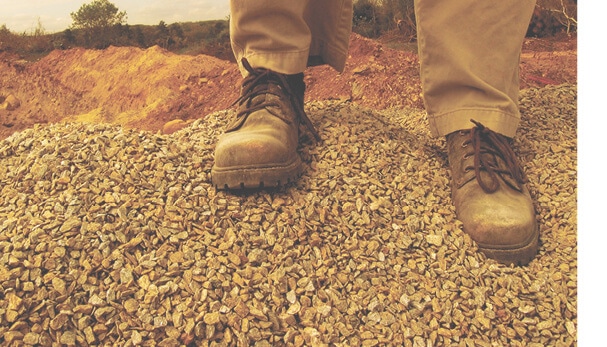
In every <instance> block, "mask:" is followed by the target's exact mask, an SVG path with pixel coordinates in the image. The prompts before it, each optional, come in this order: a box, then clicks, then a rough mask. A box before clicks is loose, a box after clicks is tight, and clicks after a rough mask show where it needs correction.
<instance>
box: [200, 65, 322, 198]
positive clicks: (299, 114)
mask: <svg viewBox="0 0 607 347" xmlns="http://www.w3.org/2000/svg"><path fill="white" fill-rule="evenodd" d="M242 62H243V66H244V67H245V69H246V70H247V71H248V72H249V75H248V76H247V77H246V78H245V79H244V80H243V82H242V87H241V96H240V98H239V99H238V100H237V101H236V102H235V104H237V105H238V107H237V110H236V117H235V119H234V120H233V121H232V122H231V123H230V124H229V125H228V127H227V129H226V132H225V134H223V135H222V136H221V137H220V138H219V140H218V142H217V145H216V147H215V163H214V166H213V168H212V170H211V180H212V181H213V184H214V185H215V187H216V188H217V189H243V188H263V187H277V186H280V185H285V184H287V183H289V182H291V181H293V180H295V179H296V178H297V177H298V176H299V175H300V173H301V166H302V163H301V159H300V157H299V155H298V154H297V146H298V143H299V124H300V122H302V121H303V122H305V124H306V125H307V126H308V128H310V130H312V131H313V133H314V135H315V136H316V137H317V138H318V134H317V133H316V132H315V131H314V130H313V129H314V128H313V127H312V124H311V123H310V120H309V119H308V118H307V116H306V115H305V113H304V110H303V97H304V91H305V84H304V81H303V73H301V74H297V75H283V74H279V73H276V72H273V71H271V70H267V69H262V68H255V69H254V68H252V67H251V65H250V64H249V63H248V62H247V61H246V59H243V61H242Z"/></svg>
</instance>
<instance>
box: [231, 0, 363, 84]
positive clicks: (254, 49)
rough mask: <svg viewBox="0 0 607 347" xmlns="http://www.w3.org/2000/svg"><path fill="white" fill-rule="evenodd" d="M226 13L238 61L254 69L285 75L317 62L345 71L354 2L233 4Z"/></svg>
mask: <svg viewBox="0 0 607 347" xmlns="http://www.w3.org/2000/svg"><path fill="white" fill-rule="evenodd" d="M230 10H231V18H230V39H231V43H232V49H233V51H234V56H235V57H236V61H238V62H239V63H241V61H242V58H246V59H247V60H248V61H249V63H250V64H251V66H253V67H255V68H256V67H263V68H266V69H269V70H272V71H275V72H278V73H283V74H296V73H300V72H303V71H304V70H305V68H306V67H307V66H309V65H318V64H329V65H331V66H332V67H333V68H335V69H336V70H337V71H340V72H341V71H343V69H344V66H345V63H346V58H347V56H348V43H349V37H350V32H351V29H352V0H307V1H306V0H301V1H271V0H265V1H246V0H231V1H230ZM240 68H241V71H242V73H243V75H245V76H246V75H247V74H248V73H247V71H246V70H245V69H244V67H243V66H242V64H241V65H240Z"/></svg>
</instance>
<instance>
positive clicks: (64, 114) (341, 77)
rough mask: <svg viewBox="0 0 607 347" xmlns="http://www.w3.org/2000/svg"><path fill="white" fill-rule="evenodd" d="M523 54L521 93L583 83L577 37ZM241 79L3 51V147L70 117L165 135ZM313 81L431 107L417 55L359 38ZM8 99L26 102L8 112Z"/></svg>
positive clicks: (110, 56)
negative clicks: (20, 134) (343, 58)
mask: <svg viewBox="0 0 607 347" xmlns="http://www.w3.org/2000/svg"><path fill="white" fill-rule="evenodd" d="M523 50H524V52H523V55H522V60H521V88H523V89H524V88H527V87H532V86H544V85H547V84H561V83H565V82H567V83H575V82H576V80H577V40H576V39H575V37H574V38H558V39H549V40H547V39H542V40H539V39H534V40H527V41H526V42H525V45H524V47H523ZM240 79H241V76H240V74H239V72H238V69H237V67H236V65H235V64H234V63H231V62H228V61H224V60H220V59H217V58H214V57H211V56H206V55H199V56H185V55H175V54H172V53H170V52H167V51H165V50H162V49H160V48H159V47H157V46H156V47H152V48H149V49H147V50H143V49H139V48H132V47H110V48H108V49H105V50H84V49H71V50H66V51H59V50H57V51H54V52H52V53H51V54H49V55H48V56H46V57H45V58H43V59H41V60H40V61H38V62H35V63H27V62H24V61H19V60H18V59H16V58H15V57H11V56H9V55H8V54H2V53H1V52H0V140H1V139H4V138H6V137H8V136H10V134H12V133H13V132H15V131H20V130H22V129H25V128H28V127H31V126H32V125H33V124H37V123H53V122H58V121H62V120H73V121H90V122H109V123H115V124H121V125H124V126H126V127H131V128H139V129H144V130H151V131H158V130H160V129H162V127H163V125H165V124H166V123H167V122H169V121H172V120H183V121H186V122H188V121H190V120H195V119H198V118H201V117H204V116H205V115H206V114H209V113H211V112H214V111H217V110H221V109H226V108H228V107H230V105H231V103H232V102H233V101H234V100H235V99H236V98H237V96H238V90H239V83H240ZM306 82H307V85H308V91H307V94H306V98H307V100H327V99H346V100H350V101H352V102H356V103H359V104H362V105H365V106H369V107H373V108H376V109H385V108H389V107H415V108H422V107H423V104H422V100H421V86H420V81H419V62H418V59H417V55H416V54H414V53H410V52H404V51H399V50H394V49H390V48H387V47H385V46H384V45H382V44H381V43H379V42H377V41H373V40H369V39H366V38H363V37H361V36H359V35H356V34H353V35H352V37H351V42H350V57H349V59H348V62H347V66H346V69H345V71H344V72H343V73H342V74H338V73H337V72H335V71H333V70H332V69H330V68H329V67H326V66H321V67H314V68H311V69H309V71H307V73H306ZM9 98H10V100H13V99H12V98H16V99H17V100H18V101H19V105H17V106H16V107H15V106H14V105H13V106H11V105H8V102H7V100H9ZM2 106H3V107H2Z"/></svg>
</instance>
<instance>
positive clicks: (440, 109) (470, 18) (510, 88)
mask: <svg viewBox="0 0 607 347" xmlns="http://www.w3.org/2000/svg"><path fill="white" fill-rule="evenodd" d="M534 6H535V0H484V1H482V0H449V1H446V0H416V1H415V11H416V18H417V36H418V45H419V55H420V63H421V78H422V87H423V93H424V102H425V105H426V110H427V112H428V120H429V123H430V131H431V133H432V135H433V136H444V135H447V134H449V133H451V132H453V131H456V130H460V129H468V128H471V127H472V126H473V124H472V123H471V122H470V119H471V118H472V119H474V120H476V121H479V122H481V123H483V124H484V125H485V126H487V127H488V128H490V129H492V130H494V131H496V132H498V133H501V134H503V135H505V136H509V137H512V136H514V134H515V132H516V129H517V126H518V123H519V120H520V113H519V110H518V92H519V59H520V51H521V45H522V41H523V39H524V37H525V33H526V31H527V27H528V25H529V20H530V19H531V15H532V12H533V8H534Z"/></svg>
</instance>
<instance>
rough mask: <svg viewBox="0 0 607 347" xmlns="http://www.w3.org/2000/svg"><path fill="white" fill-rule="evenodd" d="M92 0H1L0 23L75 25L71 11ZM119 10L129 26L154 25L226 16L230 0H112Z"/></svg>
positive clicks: (22, 28)
mask: <svg viewBox="0 0 607 347" xmlns="http://www.w3.org/2000/svg"><path fill="white" fill-rule="evenodd" d="M92 1H93V0H0V26H2V25H3V24H5V25H6V27H7V28H8V29H9V30H10V31H12V32H16V33H23V32H27V33H30V32H33V31H34V30H35V29H36V28H37V27H38V20H40V23H41V25H42V28H43V29H44V30H45V31H46V32H48V33H53V32H59V31H63V30H65V29H67V28H68V27H69V26H70V25H71V24H72V17H71V16H70V13H72V12H76V11H78V9H79V8H80V7H81V6H82V5H84V4H89V3H91V2H92ZM110 2H111V3H113V4H114V5H116V7H118V10H119V11H125V12H126V14H127V23H128V24H130V25H135V24H147V25H155V24H158V23H159V22H160V21H161V20H162V21H164V22H165V23H167V24H171V23H175V22H197V21H203V20H211V19H225V18H226V17H227V16H228V14H229V1H228V0H110Z"/></svg>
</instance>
